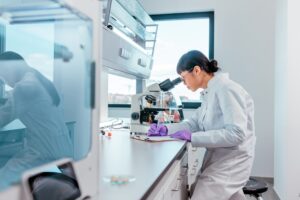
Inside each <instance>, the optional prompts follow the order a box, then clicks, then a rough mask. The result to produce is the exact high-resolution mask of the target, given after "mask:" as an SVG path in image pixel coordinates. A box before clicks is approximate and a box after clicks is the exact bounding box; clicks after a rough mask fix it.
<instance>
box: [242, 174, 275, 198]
mask: <svg viewBox="0 0 300 200" xmlns="http://www.w3.org/2000/svg"><path fill="white" fill-rule="evenodd" d="M255 178H256V179H259V180H263V181H264V182H266V183H267V185H268V191H266V192H265V193H263V194H262V197H263V200H280V199H279V197H278V196H277V194H276V192H275V191H274V189H273V181H272V180H271V179H270V178H261V177H255ZM255 199H256V198H254V197H249V196H247V200H255Z"/></svg>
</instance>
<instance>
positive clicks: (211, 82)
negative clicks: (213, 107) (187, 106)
mask: <svg viewBox="0 0 300 200" xmlns="http://www.w3.org/2000/svg"><path fill="white" fill-rule="evenodd" d="M228 78H229V74H228V73H223V72H222V71H221V70H218V71H217V72H215V73H214V76H213V77H212V78H211V79H210V80H209V81H208V83H207V88H206V89H204V90H203V91H202V92H201V95H205V94H208V93H209V90H210V89H211V88H214V86H215V85H216V84H217V83H218V82H219V80H220V79H228Z"/></svg>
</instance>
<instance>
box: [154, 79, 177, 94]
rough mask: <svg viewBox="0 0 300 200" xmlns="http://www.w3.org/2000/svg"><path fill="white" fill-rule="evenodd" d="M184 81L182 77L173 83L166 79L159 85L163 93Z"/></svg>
mask: <svg viewBox="0 0 300 200" xmlns="http://www.w3.org/2000/svg"><path fill="white" fill-rule="evenodd" d="M181 81H182V80H181V78H180V77H178V78H176V79H174V80H173V81H170V79H166V80H164V81H163V82H161V83H160V84H159V87H160V89H161V90H162V91H164V92H166V91H169V90H170V89H172V88H174V86H175V85H177V84H178V83H180V82H181Z"/></svg>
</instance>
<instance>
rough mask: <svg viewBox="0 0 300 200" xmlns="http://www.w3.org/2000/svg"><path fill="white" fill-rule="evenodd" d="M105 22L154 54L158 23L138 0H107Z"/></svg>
mask: <svg viewBox="0 0 300 200" xmlns="http://www.w3.org/2000/svg"><path fill="white" fill-rule="evenodd" d="M103 24H104V25H105V26H106V27H108V28H109V29H117V30H115V31H116V32H121V33H122V34H124V35H125V36H126V37H128V38H130V39H131V40H132V41H133V42H134V43H135V44H138V45H139V46H140V47H142V49H144V50H145V51H146V53H147V55H150V56H153V54H154V48H155V42H156V35H157V29H158V25H157V24H155V23H154V22H153V20H152V19H151V17H150V16H149V15H148V13H147V12H146V11H145V10H144V8H143V7H142V6H141V4H140V3H139V2H138V1H137V0H106V1H104V5H103Z"/></svg>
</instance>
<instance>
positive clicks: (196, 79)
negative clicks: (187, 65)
mask: <svg viewBox="0 0 300 200" xmlns="http://www.w3.org/2000/svg"><path fill="white" fill-rule="evenodd" d="M180 76H181V80H182V82H183V83H184V84H185V85H186V87H187V88H188V89H189V90H191V91H193V92H194V91H196V90H197V89H199V88H206V85H207V83H205V78H204V77H205V72H204V71H203V70H201V68H200V67H199V66H195V67H193V68H192V69H191V70H189V71H183V72H181V74H180Z"/></svg>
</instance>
